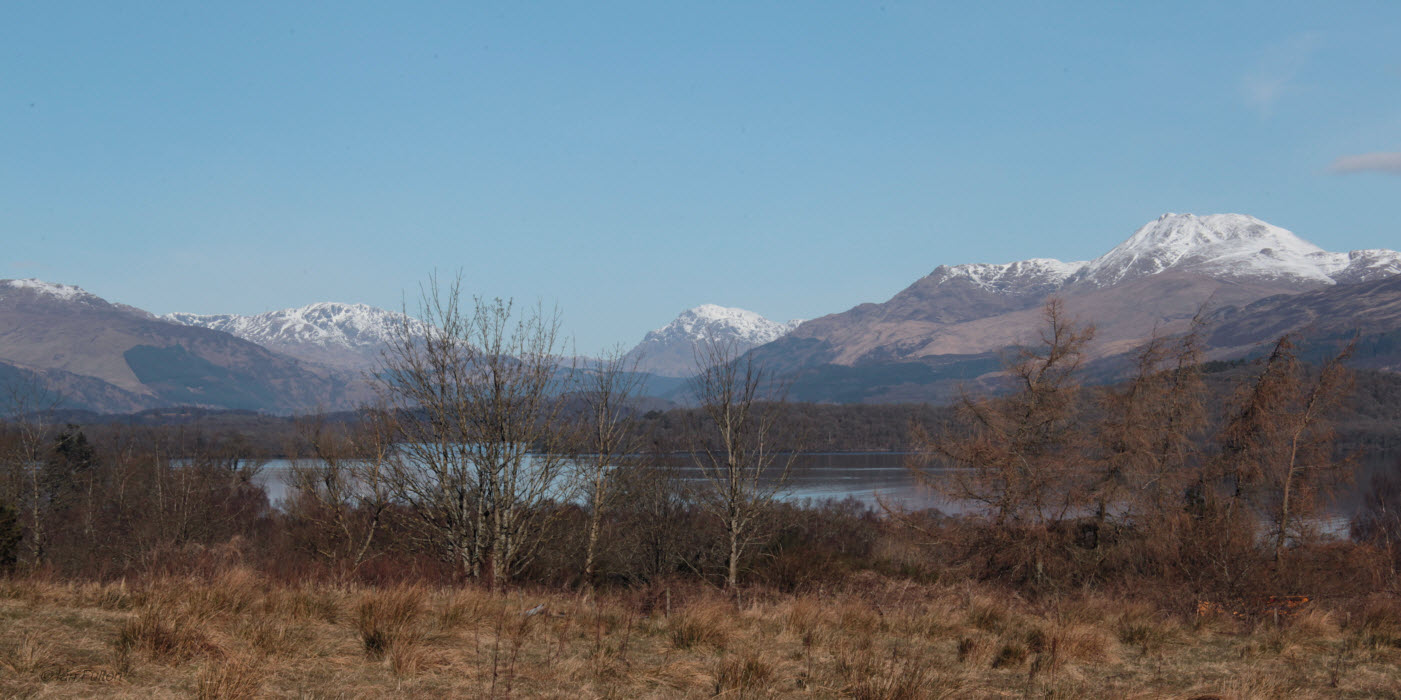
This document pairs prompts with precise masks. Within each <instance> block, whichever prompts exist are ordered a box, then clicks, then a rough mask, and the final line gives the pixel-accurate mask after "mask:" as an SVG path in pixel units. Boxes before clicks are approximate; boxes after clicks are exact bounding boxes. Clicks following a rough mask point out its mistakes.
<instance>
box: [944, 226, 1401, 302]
mask: <svg viewBox="0 0 1401 700" xmlns="http://www.w3.org/2000/svg"><path fill="white" fill-rule="evenodd" d="M1170 269H1184V270H1196V271H1199V272H1202V273H1205V274H1209V275H1214V276H1225V277H1244V278H1254V279H1279V280H1284V279H1292V280H1298V281H1303V282H1307V283H1312V284H1325V285H1331V284H1338V283H1343V282H1361V281H1366V280H1371V279H1378V278H1380V277H1386V276H1390V275H1394V274H1401V253H1398V252H1396V251H1392V250H1385V249H1368V250H1354V251H1351V252H1347V253H1333V252H1329V251H1326V250H1324V249H1322V248H1320V247H1318V246H1317V245H1315V244H1313V243H1310V242H1309V241H1306V240H1304V239H1302V238H1300V237H1299V236H1297V235H1296V234H1294V233H1293V232H1292V231H1289V230H1287V229H1284V228H1281V227H1278V226H1274V225H1272V224H1269V223H1266V222H1264V221H1262V220H1260V219H1257V218H1255V217H1253V216H1249V215H1246V214H1207V215H1202V216H1197V215H1195V214H1175V213H1167V214H1163V215H1162V216H1159V217H1158V218H1157V219H1154V220H1153V221H1150V222H1148V223H1147V224H1144V225H1143V226H1141V227H1139V228H1138V230H1136V231H1135V232H1134V233H1133V235H1131V236H1130V237H1129V238H1128V239H1127V240H1125V241H1124V242H1123V243H1120V244H1119V245H1117V246H1115V247H1114V248H1112V249H1110V250H1109V251H1108V252H1106V253H1105V254H1103V255H1101V256H1099V257H1097V258H1095V259H1094V260H1089V261H1084V262H1061V261H1060V260H1057V259H1055V258H1031V259H1029V260H1020V261H1017V262H1010V263H1001V264H994V263H971V264H963V265H940V266H939V267H938V268H935V270H934V272H933V273H931V275H932V276H935V281H936V282H937V283H939V284H943V283H944V282H948V281H952V280H963V281H966V282H971V283H972V284H975V285H977V286H979V287H981V288H983V289H987V290H989V291H993V292H999V293H1019V292H1026V291H1030V290H1032V289H1037V288H1039V289H1041V290H1043V291H1044V289H1045V288H1047V287H1053V288H1054V287H1061V286H1064V285H1069V284H1087V285H1090V286H1095V287H1101V288H1102V287H1109V286H1113V285H1115V284H1119V283H1121V282H1126V281H1128V280H1132V279H1137V278H1141V277H1147V276H1151V275H1156V274H1159V273H1162V272H1166V271H1168V270H1170Z"/></svg>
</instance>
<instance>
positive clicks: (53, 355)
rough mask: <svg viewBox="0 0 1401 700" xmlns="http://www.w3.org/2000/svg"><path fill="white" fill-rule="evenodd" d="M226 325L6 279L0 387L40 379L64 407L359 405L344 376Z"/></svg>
mask: <svg viewBox="0 0 1401 700" xmlns="http://www.w3.org/2000/svg"><path fill="white" fill-rule="evenodd" d="M328 374H330V373H328V372H325V371H324V370H313V368H311V367H308V366H306V365H304V364H303V363H301V362H298V361H297V360H295V359H293V358H291V357H287V356H285V355H281V354H278V353H276V352H273V351H271V350H268V349H267V348H265V347H262V346H260V345H257V344H255V343H251V342H248V341H246V340H242V339H239V338H236V337H233V336H232V335H230V334H228V333H220V332H217V331H214V330H210V329H206V328H199V327H191V326H187V325H182V324H178V323H173V322H170V321H166V320H164V319H161V318H159V317H157V316H154V315H152V314H150V313H148V312H146V311H143V310H141V309H137V308H134V307H131V306H127V305H125V304H116V303H111V302H108V301H107V300H105V299H103V298H102V297H99V296H97V295H96V294H92V293H90V292H87V291H85V290H83V289H82V288H80V287H76V286H73V285H68V284H57V283H52V282H43V281H40V280H33V279H27V280H0V388H2V387H3V385H4V384H5V383H6V382H7V381H12V380H13V379H14V378H16V377H18V378H20V380H21V381H24V382H29V381H33V382H37V385H38V386H42V387H43V388H44V391H45V392H48V395H50V396H52V397H55V398H56V399H57V400H58V401H59V402H60V405H61V406H63V407H65V408H82V409H90V410H98V411H112V410H118V411H132V410H140V409H146V408H158V407H166V406H175V405H196V406H208V407H216V408H238V409H253V410H269V411H281V412H291V411H304V410H308V409H310V408H313V407H316V406H327V407H342V406H349V405H353V401H354V400H355V399H356V398H358V396H351V395H349V394H347V388H346V385H345V383H344V382H342V381H340V380H338V379H336V378H333V377H330V376H327V375H328Z"/></svg>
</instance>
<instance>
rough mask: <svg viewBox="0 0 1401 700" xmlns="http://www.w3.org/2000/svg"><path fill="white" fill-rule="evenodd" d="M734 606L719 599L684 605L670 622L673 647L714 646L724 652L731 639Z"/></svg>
mask: <svg viewBox="0 0 1401 700" xmlns="http://www.w3.org/2000/svg"><path fill="white" fill-rule="evenodd" d="M734 614H735V612H734V608H733V607H729V606H727V605H725V604H724V603H717V602H697V603H692V604H690V605H687V606H686V607H685V608H682V609H681V610H680V611H679V612H678V613H677V614H676V615H673V616H672V617H671V620H670V621H669V622H668V624H667V632H668V636H669V637H670V639H671V644H672V646H674V647H676V648H677V649H696V648H710V649H714V650H715V651H724V650H725V646H726V644H727V643H728V642H729V626H730V621H731V618H733V617H734Z"/></svg>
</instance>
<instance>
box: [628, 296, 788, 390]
mask: <svg viewBox="0 0 1401 700" xmlns="http://www.w3.org/2000/svg"><path fill="white" fill-rule="evenodd" d="M800 323H802V321H799V320H793V321H789V322H787V323H779V322H777V321H770V320H769V319H767V318H764V317H763V316H761V315H759V314H757V313H755V312H753V311H749V310H747V309H739V308H735V307H730V306H720V305H718V304H701V305H700V306H695V307H692V308H689V309H686V310H685V311H682V312H681V313H680V314H678V315H677V316H676V319H675V320H673V321H672V322H671V323H668V324H667V325H665V326H663V327H661V328H658V329H656V330H654V331H650V332H649V333H647V335H646V336H645V337H644V338H643V339H642V342H641V343H638V345H637V347H635V348H633V349H632V350H631V351H630V352H629V354H630V355H632V356H634V357H638V358H639V365H640V369H643V370H646V371H650V372H655V373H657V374H662V375H666V376H674V377H683V376H688V375H690V374H691V372H693V371H695V351H696V347H697V346H699V345H700V344H701V343H703V342H705V341H707V340H709V339H714V340H719V341H722V342H733V343H734V344H735V348H736V349H737V350H738V351H740V352H744V351H746V350H749V349H750V348H753V347H756V346H759V345H763V344H764V343H768V342H771V341H774V340H777V339H778V338H780V337H782V336H784V335H786V334H788V333H789V332H791V331H792V330H793V329H794V328H797V327H798V324H800Z"/></svg>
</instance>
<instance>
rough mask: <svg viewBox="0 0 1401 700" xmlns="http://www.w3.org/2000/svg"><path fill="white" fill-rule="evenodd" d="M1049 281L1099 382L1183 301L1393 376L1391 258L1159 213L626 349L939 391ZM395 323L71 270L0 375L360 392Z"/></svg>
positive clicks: (831, 386) (667, 364) (1022, 313)
mask: <svg viewBox="0 0 1401 700" xmlns="http://www.w3.org/2000/svg"><path fill="white" fill-rule="evenodd" d="M1051 295H1055V296H1057V297H1059V298H1060V299H1062V300H1063V301H1064V303H1065V307H1066V309H1067V310H1068V311H1069V312H1070V313H1071V314H1072V315H1074V316H1076V317H1078V318H1079V319H1082V320H1083V321H1085V322H1093V323H1094V324H1095V325H1096V327H1097V336H1096V341H1095V343H1094V344H1093V346H1092V349H1091V358H1090V359H1091V367H1090V369H1091V371H1092V372H1096V373H1098V376H1101V377H1103V378H1106V379H1110V378H1112V377H1113V376H1114V372H1115V371H1116V370H1115V368H1116V367H1120V366H1122V358H1123V355H1124V354H1125V353H1127V352H1130V351H1132V350H1133V349H1134V348H1135V347H1137V346H1138V345H1140V344H1141V343H1142V342H1144V341H1145V340H1146V339H1147V338H1149V337H1150V336H1151V335H1152V334H1154V333H1173V332H1177V331H1180V330H1182V329H1184V328H1186V327H1187V324H1188V323H1190V321H1191V319H1192V318H1193V317H1194V316H1196V315H1198V314H1200V313H1203V311H1205V314H1206V316H1205V317H1206V319H1207V322H1208V333H1207V352H1208V356H1209V357H1210V358H1212V359H1231V358H1235V357H1241V356H1245V355H1249V354H1251V353H1254V352H1258V350H1259V348H1260V347H1261V345H1262V344H1264V343H1267V342H1268V341H1269V340H1271V339H1272V338H1274V337H1277V336H1278V335H1279V334H1281V333H1284V332H1292V333H1296V334H1298V335H1300V336H1301V337H1303V338H1305V339H1311V340H1312V341H1313V342H1315V343H1316V344H1328V343H1336V342H1338V341H1340V340H1341V339H1343V338H1346V337H1350V336H1351V335H1353V334H1358V335H1359V349H1358V354H1357V358H1356V361H1357V362H1358V363H1359V364H1362V365H1365V366H1369V367H1374V368H1378V369H1384V370H1391V371H1401V253H1397V252H1395V251H1390V250H1358V251H1352V252H1349V253H1335V252H1328V251H1325V250H1322V249H1321V248H1318V247H1317V246H1315V245H1313V244H1311V243H1309V242H1307V241H1305V240H1303V239H1302V238H1300V237H1298V236H1296V235H1295V234H1293V233H1292V232H1290V231H1287V230H1285V229H1283V228H1279V227H1277V226H1272V225H1270V224H1268V223H1265V222H1263V221H1260V220H1259V219H1256V218H1253V217H1250V216H1245V215H1240V214H1221V215H1211V216H1194V215H1191V214H1164V215H1163V216H1161V217H1159V218H1158V219H1156V220H1154V221H1151V222H1149V223H1147V224H1146V225H1144V226H1143V227H1141V228H1139V229H1138V230H1137V231H1135V232H1134V233H1133V234H1132V235H1131V236H1130V237H1129V238H1128V239H1127V240H1125V241H1124V242H1123V243H1121V244H1120V245H1118V246H1116V247H1114V248H1113V249H1112V250H1110V251H1108V252H1106V253H1105V254H1104V255H1101V256H1099V257H1097V258H1095V259H1093V260H1089V261H1079V262H1062V261H1059V260H1054V259H1047V258H1035V259H1030V260H1023V261H1018V262H1011V263H1003V264H983V263H979V264H961V265H952V266H950V265H940V266H938V267H936V268H934V269H933V271H932V272H930V274H928V275H927V276H925V277H923V278H921V279H919V280H916V281H915V282H914V283H913V284H911V285H910V286H908V287H907V288H905V289H904V290H902V291H900V292H899V293H897V294H896V295H894V296H893V297H891V298H890V299H888V300H886V301H884V302H878V303H865V304H860V305H858V306H855V307H853V308H851V309H849V310H847V311H843V312H840V313H833V314H829V315H826V316H822V317H820V318H816V319H813V320H810V321H806V322H800V321H789V322H787V323H780V322H774V321H770V320H768V319H766V318H764V317H762V316H760V315H758V314H755V313H753V312H750V311H745V310H743V309H735V308H726V307H721V306H716V305H713V304H704V305H701V306H697V307H695V308H692V309H688V310H686V311H683V312H682V313H681V314H680V315H679V316H677V318H676V319H674V320H673V321H671V322H670V323H668V324H666V325H665V326H662V327H660V328H657V329H656V330H654V331H651V332H649V333H647V334H646V336H645V337H644V338H643V339H642V340H641V342H640V343H638V345H637V346H636V347H634V348H633V349H632V350H631V351H630V352H629V357H630V358H631V359H635V360H636V361H637V363H638V368H639V369H640V370H642V371H645V372H648V373H651V374H653V375H656V376H657V377H658V378H659V379H658V381H657V382H655V385H656V386H658V387H666V391H669V392H673V393H674V392H676V387H677V386H678V385H679V383H680V379H681V378H684V377H685V376H687V375H688V374H689V373H690V372H691V371H692V370H693V367H694V363H695V356H696V355H695V348H696V347H697V345H698V344H699V343H702V342H705V341H706V340H708V339H709V340H719V341H722V342H726V343H730V344H732V345H733V346H734V347H735V348H736V349H737V350H740V351H746V350H748V351H749V352H752V353H753V357H754V358H755V359H756V360H758V361H760V362H762V363H763V364H765V365H767V366H769V367H771V368H773V369H774V370H776V371H777V372H779V373H780V374H782V375H784V376H787V377H789V378H790V379H791V380H792V396H793V398H796V399H801V400H815V401H837V402H847V401H913V400H919V401H924V400H940V399H945V398H947V397H949V396H951V395H952V394H953V392H955V391H957V390H958V389H959V387H960V386H965V385H969V384H972V385H980V384H990V383H992V382H993V381H994V380H995V379H996V378H997V376H998V370H999V368H1000V366H1001V359H1002V357H1003V356H1004V355H1005V353H1006V351H1007V350H1008V348H1011V347H1013V346H1015V345H1017V344H1019V343H1023V342H1027V341H1029V340H1033V339H1034V338H1035V334H1036V333H1037V331H1038V328H1039V324H1040V322H1041V318H1040V307H1041V305H1042V304H1043V303H1044V301H1045V300H1046V298H1047V297H1049V296H1051ZM405 324H407V326H406V325H405ZM405 328H408V329H409V330H410V332H422V327H421V326H420V325H418V324H417V322H416V321H414V320H412V319H406V318H405V317H404V316H403V315H402V314H400V313H397V312H392V311H385V310H383V309H378V308H374V307H371V306H366V305H362V304H340V303H331V302H326V303H318V304H312V305H310V306H305V307H301V308H295V309H285V310H281V311H271V312H267V313H263V314H257V315H253V316H238V315H227V314H225V315H200V314H192V313H176V314H169V315H166V316H163V317H158V316H155V315H153V314H150V313H147V312H145V311H142V310H140V309H136V308H134V307H130V306H126V305H122V304H117V303H111V302H108V301H106V300H104V299H101V298H99V297H97V296H95V295H92V294H90V293H88V292H85V291H83V290H82V289H80V288H78V287H74V286H71V285H62V284H53V283H48V282H40V281H37V280H3V281H0V383H4V384H7V385H11V386H17V385H25V384H26V383H27V384H31V385H42V386H45V387H48V389H49V390H50V391H51V392H53V393H55V394H56V395H62V396H63V397H64V399H65V402H66V403H68V404H69V405H70V406H72V407H75V408H86V409H89V410H99V411H130V410H139V409H145V408H153V407H163V406H173V405H181V404H194V405H200V406H208V407H216V408H247V409H255V410H264V411H273V412H284V413H285V412H297V411H305V410H310V409H313V408H316V407H322V408H345V407H349V406H351V405H353V404H355V403H356V402H358V401H361V400H363V399H365V398H366V397H368V395H369V385H368V383H367V382H366V372H367V371H370V370H372V368H373V367H374V364H375V362H376V361H377V360H378V359H379V357H380V354H381V352H382V351H383V350H384V349H385V347H386V343H387V342H388V341H389V340H390V339H392V338H394V337H396V335H397V334H399V333H401V332H402V331H403V330H404V329H405ZM1320 347H1321V345H1320ZM1116 363H1119V364H1116Z"/></svg>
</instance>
